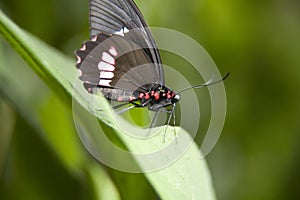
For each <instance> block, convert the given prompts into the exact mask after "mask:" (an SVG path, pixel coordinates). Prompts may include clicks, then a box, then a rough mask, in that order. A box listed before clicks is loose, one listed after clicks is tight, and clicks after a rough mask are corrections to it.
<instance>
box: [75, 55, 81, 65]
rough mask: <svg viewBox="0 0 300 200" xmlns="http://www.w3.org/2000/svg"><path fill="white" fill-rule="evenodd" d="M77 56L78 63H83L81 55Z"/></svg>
mask: <svg viewBox="0 0 300 200" xmlns="http://www.w3.org/2000/svg"><path fill="white" fill-rule="evenodd" d="M76 58H77V64H79V63H81V58H80V57H79V56H76Z"/></svg>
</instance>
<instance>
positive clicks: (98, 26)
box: [75, 0, 227, 124]
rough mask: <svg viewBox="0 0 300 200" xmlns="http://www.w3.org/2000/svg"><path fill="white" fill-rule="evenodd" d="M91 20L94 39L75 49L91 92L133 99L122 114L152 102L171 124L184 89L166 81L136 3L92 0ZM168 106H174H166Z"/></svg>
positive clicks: (149, 34) (111, 97)
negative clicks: (168, 85)
mask: <svg viewBox="0 0 300 200" xmlns="http://www.w3.org/2000/svg"><path fill="white" fill-rule="evenodd" d="M89 19H90V36H91V40H90V41H87V42H85V43H84V44H83V46H82V48H81V49H80V50H77V51H76V52H75V55H76V56H77V65H76V66H77V68H78V70H79V72H80V75H79V78H80V80H82V81H83V82H84V87H85V88H86V89H87V91H88V92H90V93H96V92H98V91H101V92H102V93H103V95H104V96H105V97H106V98H107V99H109V100H113V101H117V102H124V103H123V104H120V105H119V106H116V107H115V108H120V107H121V106H124V105H125V104H126V105H127V104H131V106H130V107H127V108H125V109H122V110H120V111H119V112H120V113H121V112H124V111H126V110H129V109H131V108H134V107H148V109H149V110H151V111H156V114H157V113H158V112H159V111H165V112H169V113H170V114H171V115H170V117H169V120H168V124H169V122H170V118H171V117H172V116H173V115H174V110H175V106H176V102H178V101H179V100H180V95H179V93H180V92H179V93H175V92H174V91H172V90H171V89H169V88H167V87H166V86H165V81H164V73H163V68H162V61H161V57H160V54H159V51H158V48H157V45H156V44H155V41H154V39H153V37H152V34H151V32H150V31H149V29H148V28H147V24H146V22H145V20H144V19H143V16H142V14H141V12H140V11H139V9H138V8H137V6H136V4H135V3H134V2H133V1H132V0H90V16H89ZM226 77H227V76H225V78H226ZM225 78H223V79H222V80H224V79H225ZM222 80H220V81H222ZM217 82H219V81H217ZM217 82H213V83H212V82H211V81H210V82H207V83H205V84H202V85H198V86H193V87H189V88H185V89H184V90H187V89H190V88H199V87H204V86H208V85H211V84H214V83H217ZM184 90H182V91H184ZM168 106H171V107H172V109H171V110H167V109H166V108H167V107H168Z"/></svg>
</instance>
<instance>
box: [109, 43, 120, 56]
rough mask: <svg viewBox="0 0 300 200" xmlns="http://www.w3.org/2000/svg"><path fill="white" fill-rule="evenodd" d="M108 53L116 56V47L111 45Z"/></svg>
mask: <svg viewBox="0 0 300 200" xmlns="http://www.w3.org/2000/svg"><path fill="white" fill-rule="evenodd" d="M108 51H109V53H110V54H111V55H113V56H115V57H117V56H118V52H117V50H116V48H115V47H114V46H111V47H110V48H109V50H108Z"/></svg>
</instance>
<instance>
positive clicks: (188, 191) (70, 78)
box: [0, 11, 215, 199]
mask: <svg viewBox="0 0 300 200" xmlns="http://www.w3.org/2000/svg"><path fill="white" fill-rule="evenodd" d="M0 33H1V34H2V35H3V36H4V38H6V40H7V41H8V42H9V43H10V44H11V46H12V47H13V48H14V49H15V50H16V51H17V52H18V53H19V54H20V55H21V57H23V59H24V60H25V61H26V62H27V63H28V65H29V66H30V67H31V68H32V69H33V70H34V71H35V72H36V73H37V74H38V75H39V76H40V77H41V78H42V79H43V80H44V81H45V82H46V83H47V84H48V85H49V86H50V87H51V88H52V89H53V90H54V91H55V92H56V93H57V94H58V95H59V96H60V97H61V98H62V99H64V98H65V97H66V96H69V97H71V96H72V97H73V98H74V99H75V100H76V101H77V102H78V103H79V104H80V105H81V106H82V107H84V108H85V109H86V110H88V111H90V112H91V113H93V115H95V116H97V118H99V119H100V120H102V121H103V122H105V123H106V124H107V125H109V126H111V127H112V128H113V129H114V130H115V131H116V133H117V135H118V136H119V138H120V139H121V140H122V142H123V143H124V144H125V145H126V147H127V148H128V149H129V150H130V152H145V153H147V152H152V151H155V150H157V149H159V148H164V147H165V146H167V145H169V144H170V143H169V142H170V141H174V140H173V139H174V129H173V128H168V129H166V131H161V132H160V134H157V136H156V137H152V138H151V139H150V140H139V139H133V138H132V137H129V136H128V135H126V133H125V132H124V131H123V130H122V129H121V128H120V127H119V125H118V123H117V121H116V120H115V117H114V112H113V110H112V109H111V106H110V105H109V104H108V102H107V101H106V100H105V98H104V97H103V96H102V95H98V96H96V98H95V99H91V101H90V100H87V99H86V98H84V97H85V96H86V95H88V94H87V93H86V91H84V89H83V87H82V86H81V87H78V86H77V85H75V80H77V79H76V68H75V66H74V65H75V63H74V61H72V60H71V59H70V58H68V57H66V56H65V55H63V54H62V53H60V52H58V51H57V50H55V49H53V48H51V47H49V46H48V45H47V44H45V43H44V42H42V41H40V40H39V39H37V38H35V37H34V36H32V35H31V34H29V33H27V32H26V31H24V30H22V29H20V28H19V27H18V26H16V25H15V24H14V23H13V22H11V21H10V20H9V19H8V18H7V17H6V16H5V15H4V14H3V13H2V12H1V11H0ZM73 88H76V90H73ZM65 91H66V92H65ZM21 98H22V97H20V100H22V99H21ZM94 105H97V106H100V107H101V108H100V109H101V110H102V112H95V111H94ZM79 120H84V119H80V117H79ZM83 126H84V124H83ZM122 128H124V127H122ZM165 128H166V127H165ZM165 128H164V129H163V130H165ZM176 133H177V135H178V136H180V137H182V138H185V139H187V140H191V138H190V136H189V134H188V133H187V132H186V131H184V130H183V129H181V128H179V127H177V128H176ZM87 134H91V133H87ZM91 135H92V134H91ZM164 137H166V138H165V139H166V142H163V140H164V139H163V138H164ZM177 142H178V145H179V144H180V143H181V142H182V141H177ZM177 151H178V149H176V148H173V149H171V150H170V151H168V152H167V153H162V154H161V155H160V156H161V158H163V159H166V160H168V159H169V156H170V153H171V154H172V153H178V152H177ZM134 158H135V159H136V162H137V163H138V165H139V167H140V168H141V169H145V168H147V167H149V165H152V164H155V162H157V161H156V160H155V159H153V160H151V161H149V162H142V161H141V160H140V159H139V158H138V157H136V156H134ZM200 158H201V155H200V152H199V148H198V147H197V145H196V144H195V143H191V145H190V146H189V147H187V148H186V149H185V152H184V153H183V155H182V156H178V157H177V158H176V161H174V162H173V163H172V164H170V163H169V164H167V165H166V166H165V167H164V168H161V169H157V170H155V171H154V172H151V173H146V174H145V175H146V177H148V179H149V181H150V183H151V184H152V185H153V187H154V188H155V189H156V191H157V193H158V194H159V195H160V197H161V198H162V199H215V195H214V191H213V187H212V184H211V179H210V174H209V171H208V169H207V166H206V162H205V160H202V159H200ZM112 159H113V158H112Z"/></svg>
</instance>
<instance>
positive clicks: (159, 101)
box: [130, 84, 180, 110]
mask: <svg viewBox="0 0 300 200" xmlns="http://www.w3.org/2000/svg"><path fill="white" fill-rule="evenodd" d="M145 88H150V89H149V90H145ZM179 100H180V96H179V95H178V94H176V93H175V92H173V91H172V90H171V89H169V88H167V87H165V86H163V85H160V84H146V85H143V86H141V87H140V88H138V89H137V90H136V91H134V93H133V95H132V99H131V100H130V103H138V105H139V106H140V107H145V106H148V107H149V109H150V110H159V109H161V108H163V107H167V106H169V105H173V104H174V103H176V102H177V101H179Z"/></svg>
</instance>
